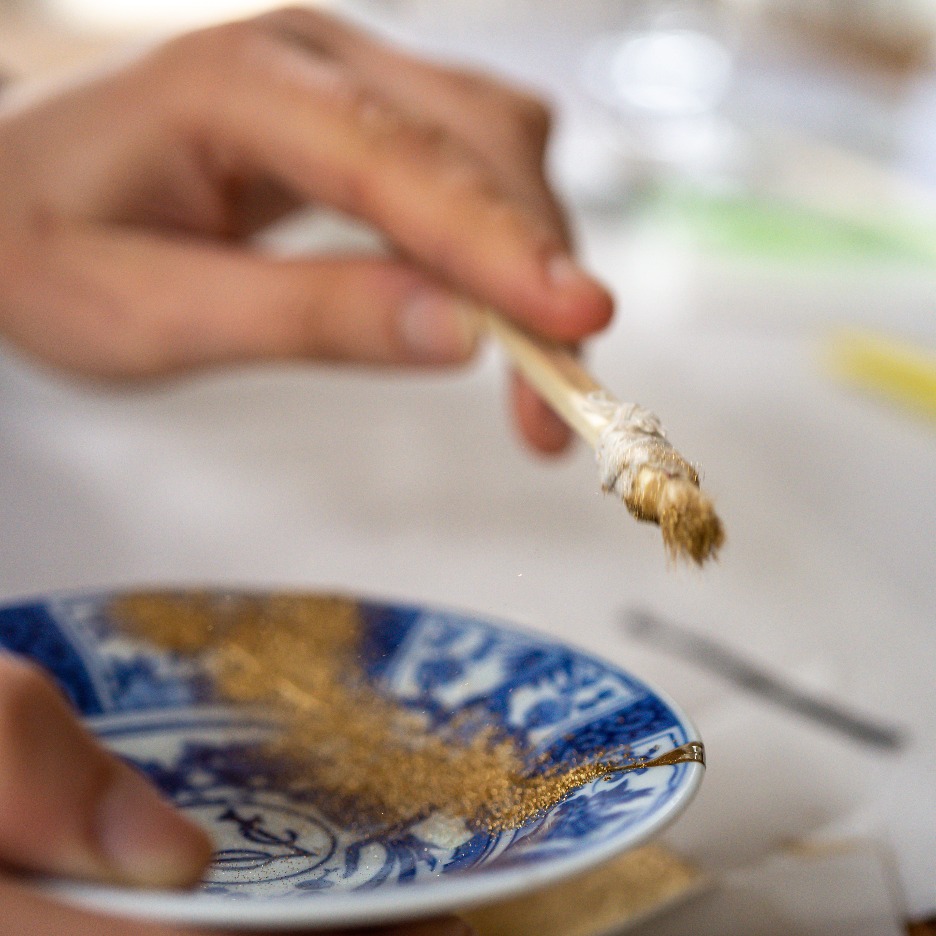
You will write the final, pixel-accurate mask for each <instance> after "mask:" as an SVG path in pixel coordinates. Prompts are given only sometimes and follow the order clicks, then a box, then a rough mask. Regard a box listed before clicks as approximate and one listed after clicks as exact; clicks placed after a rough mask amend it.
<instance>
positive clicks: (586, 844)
mask: <svg viewBox="0 0 936 936" xmlns="http://www.w3.org/2000/svg"><path fill="white" fill-rule="evenodd" d="M114 597H115V595H113V594H105V593H100V594H89V595H77V596H65V597H60V598H55V599H51V600H48V601H44V602H33V603H29V604H21V605H17V606H13V607H8V608H5V609H0V647H2V648H5V649H7V650H9V651H12V652H15V653H19V654H24V655H26V656H29V657H31V658H33V659H34V660H36V661H37V662H38V663H40V664H41V665H43V666H45V667H46V668H47V669H49V670H50V671H51V672H52V674H53V675H54V676H55V678H56V679H57V680H58V681H59V682H60V684H61V685H62V687H63V689H64V690H65V692H66V693H67V694H68V696H69V697H70V699H71V701H72V702H73V704H74V705H75V707H76V708H77V709H78V711H79V712H80V713H81V714H82V715H83V716H84V717H85V718H86V720H87V722H88V724H89V725H90V726H91V728H92V729H93V730H94V731H95V732H97V734H98V735H99V736H100V737H101V738H102V739H103V741H104V742H105V743H106V744H108V745H109V746H110V747H111V748H112V749H113V750H115V751H116V752H117V753H119V754H120V755H122V756H123V757H125V758H127V759H128V760H130V761H131V762H133V763H135V764H136V765H137V766H138V767H139V768H140V769H142V770H144V771H145V772H146V773H147V774H148V775H149V776H150V777H151V778H152V780H153V781H154V782H155V783H156V784H157V785H158V786H159V787H161V789H162V790H163V791H164V792H165V793H166V795H167V796H169V797H170V798H171V799H172V800H173V801H174V802H175V803H176V804H177V805H178V806H179V807H180V808H182V809H184V810H186V811H187V812H189V813H190V814H191V815H192V816H193V817H195V818H196V819H197V820H198V821H200V822H201V823H203V824H204V825H205V826H206V827H207V828H209V830H210V831H211V833H212V834H213V836H214V838H215V842H216V846H217V850H216V853H215V857H214V862H213V864H212V867H211V870H210V873H209V874H208V876H207V878H206V880H205V881H204V882H203V885H202V891H201V892H202V893H204V894H208V895H212V896H218V895H223V896H224V897H225V898H228V899H231V900H238V901H250V900H256V899H264V900H265V899H270V898H282V897H293V898H302V899H311V900H314V899H316V896H317V895H320V894H325V893H334V892H336V891H353V892H364V891H373V890H380V889H385V888H396V887H400V886H408V885H412V884H419V883H425V882H427V881H433V880H437V879H439V878H440V877H447V876H451V875H462V874H466V873H471V874H478V873H481V874H491V873H497V872H499V871H502V870H504V869H507V868H512V867H519V866H522V865H526V864H542V863H544V862H555V861H562V860H565V859H568V858H569V856H576V855H579V854H581V853H583V852H587V851H589V850H595V849H598V850H607V849H608V848H611V847H614V846H615V844H618V845H619V846H620V847H625V845H626V844H628V843H630V842H632V841H634V840H636V839H637V838H639V836H640V835H644V836H646V835H647V834H649V833H650V832H651V831H653V830H655V829H656V828H658V827H659V826H661V825H662V824H663V823H664V822H665V821H667V819H668V817H670V815H671V814H674V812H675V811H676V809H677V807H679V805H680V803H679V801H680V799H685V798H686V795H687V793H686V791H687V790H688V788H689V787H690V786H691V787H692V788H693V789H694V786H695V779H697V776H696V772H697V771H698V770H700V769H701V766H700V765H699V764H685V763H684V764H676V765H673V766H666V767H654V768H650V769H643V770H636V771H632V772H628V773H622V774H617V775H614V776H612V777H610V778H606V779H603V780H598V781H595V782H593V783H590V784H588V785H586V786H584V787H582V788H580V789H578V790H576V791H574V792H573V793H572V794H570V795H569V796H568V797H566V798H565V799H564V800H563V801H562V802H560V803H559V804H557V805H556V806H555V807H553V808H552V809H550V810H548V811H547V812H546V813H545V814H543V815H541V816H539V817H537V818H536V819H534V820H532V821H530V822H528V823H527V824H525V825H524V826H523V827H522V828H520V829H516V830H511V831H506V832H478V831H476V830H472V829H469V828H468V827H467V826H465V824H464V823H463V822H461V821H460V820H458V819H456V818H453V817H445V816H421V817H419V818H418V820H414V821H413V822H411V823H409V824H407V825H406V826H405V827H403V828H394V829H391V830H384V831H381V832H369V833H368V832H362V831H360V830H357V831H356V830H353V829H348V828H344V827H342V826H340V825H338V824H336V823H335V822H334V821H333V820H331V819H330V818H329V817H328V816H327V815H326V814H324V813H323V812H322V810H321V809H320V808H319V807H318V805H317V803H316V801H315V796H314V791H312V792H310V791H309V790H302V789H298V790H297V789H295V788H291V787H289V786H287V785H284V783H283V780H282V776H281V773H280V771H279V770H278V767H277V764H276V763H275V761H273V760H272V759H271V756H270V755H269V754H268V753H266V749H265V747H264V743H263V742H264V740H265V739H266V738H267V737H268V732H269V730H270V726H269V725H267V724H265V723H264V721H263V720H262V718H259V717H250V716H248V715H246V714H245V713H244V712H243V711H238V710H234V709H231V708H229V707H225V706H224V705H222V704H220V703H219V700H218V699H217V698H215V697H214V695H213V692H212V687H211V682H210V679H209V677H208V676H207V674H206V672H205V671H204V670H202V669H201V668H200V667H199V665H198V663H197V661H194V662H193V661H192V660H189V659H183V658H180V657H176V656H174V655H173V654H169V653H164V652H159V651H155V650H153V649H152V648H148V647H146V646H145V645H143V644H141V643H139V642H137V641H134V640H133V639H131V638H129V637H128V636H127V635H126V634H124V633H122V632H121V631H120V630H119V629H117V628H116V627H115V626H114V625H113V623H112V622H111V621H110V620H109V618H108V613H107V608H108V606H109V604H110V603H111V601H112V600H113V598H114ZM223 600H224V596H223V595H219V601H223ZM358 606H359V609H360V612H361V617H362V620H363V627H364V637H363V640H362V647H361V652H362V659H363V665H364V670H365V673H366V674H367V676H368V678H370V679H371V680H372V681H373V683H374V684H375V685H376V686H377V687H378V688H379V689H380V690H381V691H382V692H384V693H385V694H386V695H388V696H390V697H392V698H394V699H397V700H399V701H400V702H401V703H403V704H405V705H412V706H416V707H418V708H419V709H420V710H423V711H425V712H427V713H429V715H430V717H431V718H432V719H434V720H435V722H436V723H437V724H441V723H444V722H446V721H448V720H450V719H453V718H455V717H458V718H459V719H460V720H462V721H465V720H466V719H467V721H469V722H473V723H475V724H491V723H493V724H495V725H497V726H498V727H500V728H501V729H503V730H504V731H506V732H509V733H510V734H511V735H512V736H513V737H515V738H516V739H517V740H518V741H520V742H522V743H523V745H524V746H527V747H529V748H530V749H532V750H533V751H534V752H535V753H536V754H537V755H538V756H540V757H542V758H544V759H545V762H546V763H547V764H566V763H572V762H574V761H575V760H577V759H578V760H581V759H582V758H583V757H587V756H589V755H592V754H594V752H596V751H601V750H627V751H628V752H630V753H632V754H633V755H635V756H643V755H651V754H654V753H657V752H662V751H666V750H669V749H672V748H674V747H678V746H679V745H682V744H684V743H686V742H688V741H690V740H694V738H693V737H692V736H691V729H690V728H689V727H688V726H687V725H686V724H685V720H684V719H683V718H682V717H681V716H680V715H678V714H677V713H676V712H675V711H674V709H673V707H672V705H671V704H670V703H668V702H667V701H666V700H665V699H663V698H661V697H660V696H659V695H658V694H657V693H656V692H655V691H653V690H652V689H650V688H649V687H647V686H646V685H644V684H643V683H642V682H641V681H639V680H638V679H636V678H634V677H633V676H631V675H629V674H627V673H625V672H624V671H622V670H620V669H618V668H616V667H615V666H613V665H611V664H608V663H605V662H603V661H601V660H598V659H596V658H594V657H591V656H588V655H587V654H583V653H581V652H579V651H577V650H574V649H572V648H570V647H567V646H564V645H562V644H560V643H557V642H555V641H552V640H549V639H546V638H544V637H541V636H536V635H533V634H530V633H524V632H521V631H517V630H514V629H511V628H507V627H503V626H498V625H495V624H492V623H488V622H485V621H480V620H477V619H475V618H473V617H470V616H467V615H463V614H456V613H452V612H448V611H440V610H437V609H424V608H419V607H415V606H403V605H394V604H387V603H379V602H374V601H360V602H359V603H358ZM689 795H691V794H689Z"/></svg>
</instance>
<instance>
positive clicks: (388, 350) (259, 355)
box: [7, 225, 475, 378]
mask: <svg viewBox="0 0 936 936" xmlns="http://www.w3.org/2000/svg"><path fill="white" fill-rule="evenodd" d="M44 246H45V248H46V249H45V250H44V251H36V252H35V253H34V254H33V257H34V259H33V261H32V262H33V263H38V264H39V268H38V269H33V270H31V271H30V273H31V275H30V276H28V277H26V276H24V277H23V278H22V282H23V283H24V284H26V285H27V286H28V287H29V289H28V290H25V289H24V290H23V294H22V295H21V296H19V300H20V301H19V302H14V303H11V306H12V308H13V309H14V310H15V311H14V312H11V313H10V315H9V321H8V322H7V327H8V331H9V333H10V337H12V338H13V339H14V340H16V341H17V342H18V343H19V344H20V346H21V347H23V348H24V350H27V351H31V352H32V353H34V354H37V355H38V356H39V357H40V358H43V359H45V360H47V361H49V362H51V363H55V364H58V365H59V366H61V367H64V368H65V369H67V370H71V371H73V372H75V373H79V374H84V375H88V376H101V377H117V378H125V377H144V376H158V375H163V374H169V373H173V372H177V371H183V370H191V369H195V368H199V367H206V366H211V365H219V364H229V363H234V362H245V361H253V360H263V359H277V358H280V359H285V358H293V359H318V360H330V361H361V362H367V363H376V364H414V365H420V364H421V365H426V364H430V365H441V364H450V363H458V362H462V361H465V360H466V359H468V358H469V357H470V356H471V354H472V352H473V350H474V345H475V334H474V331H473V329H471V327H470V324H469V319H468V318H467V316H466V314H465V312H464V307H463V305H462V304H461V303H462V300H460V299H458V298H457V297H456V296H455V294H453V293H452V292H451V291H449V290H447V289H446V288H445V287H444V286H442V285H441V284H439V283H437V282H435V281H433V280H432V279H430V278H429V277H428V276H427V275H425V274H422V273H420V272H418V271H417V270H416V269H414V268H412V267H410V266H408V265H407V264H406V263H405V262H403V261H400V260H396V259H393V258H389V257H380V256H358V257H351V256H336V255H326V256H318V257H314V258H310V257H304V258H295V259H283V258H273V257H270V256H268V255H265V254H262V253H260V252H258V251H254V250H251V249H249V248H245V247H239V246H237V245H220V244H215V243H208V242H204V241H194V240H187V241H180V240H178V239H172V238H168V237H163V236H160V235H159V234H158V233H154V232H148V231H142V230H129V229H124V230H121V231H119V232H115V231H112V230H109V229H107V228H106V227H98V226H97V225H89V226H86V225H76V226H74V227H72V228H70V229H69V230H68V232H67V233H60V234H59V236H58V237H56V238H55V239H53V240H52V242H51V243H47V244H45V245H44ZM37 256H38V257H41V258H42V260H41V261H37V260H35V257H37ZM14 279H18V278H14ZM8 286H9V284H8Z"/></svg>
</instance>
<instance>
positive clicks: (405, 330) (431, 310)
mask: <svg viewBox="0 0 936 936" xmlns="http://www.w3.org/2000/svg"><path fill="white" fill-rule="evenodd" d="M399 332H400V341H401V342H402V344H403V347H404V348H405V349H406V351H407V353H408V354H409V355H410V357H412V358H413V359H414V360H416V361H423V362H425V363H427V364H450V363H458V362H460V361H465V360H467V359H468V358H470V357H471V355H472V354H473V353H474V350H475V347H476V345H477V342H478V334H477V329H476V328H474V327H473V325H472V322H471V319H470V317H469V313H468V310H467V309H466V308H464V307H463V306H460V305H459V303H458V302H456V301H455V300H453V299H452V298H451V297H450V296H446V295H443V294H442V293H433V292H428V291H427V292H421V293H418V294H417V295H415V296H414V297H413V298H412V299H411V300H410V301H409V302H408V303H407V304H406V305H405V306H404V307H403V310H402V312H401V314H400V319H399Z"/></svg>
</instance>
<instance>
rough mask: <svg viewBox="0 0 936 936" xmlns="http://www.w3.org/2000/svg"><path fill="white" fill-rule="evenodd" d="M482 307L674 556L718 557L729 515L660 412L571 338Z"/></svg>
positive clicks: (608, 478) (486, 323) (490, 325)
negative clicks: (619, 384)
mask: <svg viewBox="0 0 936 936" xmlns="http://www.w3.org/2000/svg"><path fill="white" fill-rule="evenodd" d="M478 314H479V318H480V322H481V325H482V327H483V329H484V330H486V331H487V332H488V333H489V334H490V335H492V336H493V337H494V338H495V339H496V340H497V342H498V343H499V344H500V346H501V347H502V348H503V350H504V352H505V353H506V354H507V356H508V358H510V361H511V363H512V364H513V366H514V367H515V368H516V369H517V370H518V371H519V372H520V373H521V374H522V375H523V376H524V377H525V378H526V379H527V380H528V381H529V383H530V384H531V385H532V386H533V387H534V388H535V389H536V391H537V392H538V393H539V394H540V395H541V396H542V397H543V399H545V400H546V402H547V403H549V405H550V406H551V407H552V408H553V409H554V410H555V411H556V412H557V413H558V414H559V416H560V417H562V419H563V420H565V422H566V423H568V425H569V426H570V427H571V428H572V429H573V430H574V431H575V432H577V433H578V434H579V435H580V436H581V437H582V438H583V439H584V440H585V442H587V443H588V445H589V446H590V447H591V448H592V449H594V451H595V455H596V458H597V460H598V468H599V474H600V479H601V488H602V490H603V491H605V492H606V493H613V494H616V495H617V496H618V497H620V498H621V500H623V501H624V503H625V505H626V506H627V509H628V510H629V511H630V512H631V514H632V515H633V516H634V517H636V518H637V519H638V520H645V521H649V522H652V523H656V524H658V525H659V527H660V531H661V533H662V535H663V543H664V545H665V547H666V550H667V553H668V554H669V555H670V557H671V558H673V559H679V558H684V559H688V560H691V561H692V562H695V563H696V564H697V565H702V564H703V563H704V562H705V561H706V560H707V559H710V558H714V557H715V556H716V554H717V553H718V550H719V548H720V547H721V545H722V543H723V542H724V538H725V534H724V530H723V528H722V524H721V520H719V518H718V515H717V514H716V513H715V508H714V506H713V504H712V501H711V500H710V499H709V498H708V497H707V496H706V495H705V494H704V493H703V492H702V490H701V489H700V487H699V474H698V472H697V471H696V470H695V468H694V467H693V466H692V465H691V464H690V463H689V462H688V461H687V460H686V459H685V458H683V456H682V455H680V454H679V452H677V451H676V449H675V448H673V446H672V445H671V444H670V443H669V441H668V440H667V438H666V433H665V431H664V429H663V426H662V425H661V423H660V420H659V418H658V417H657V416H656V415H654V414H653V413H651V412H650V411H649V410H646V409H644V408H643V407H642V406H639V405H637V404H636V403H621V402H619V401H617V400H616V399H615V398H614V397H613V396H612V395H611V394H610V393H609V392H608V391H607V390H606V389H605V388H604V387H602V386H601V384H599V383H597V382H596V381H595V380H594V378H592V377H591V375H590V374H588V372H587V371H586V370H585V369H584V368H583V367H582V365H581V364H580V363H579V361H578V360H577V359H576V357H575V356H574V355H573V354H572V353H571V352H570V351H569V350H568V349H567V348H565V347H564V346H562V345H558V344H552V343H549V342H546V341H544V340H542V339H540V338H535V337H533V336H532V335H530V334H528V333H527V332H525V331H523V330H522V329H520V328H518V327H517V326H516V325H514V324H512V323H510V322H508V321H506V320H505V319H503V318H501V317H500V316H499V315H497V314H495V313H494V312H492V311H490V310H488V309H482V310H479V313H478Z"/></svg>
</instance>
